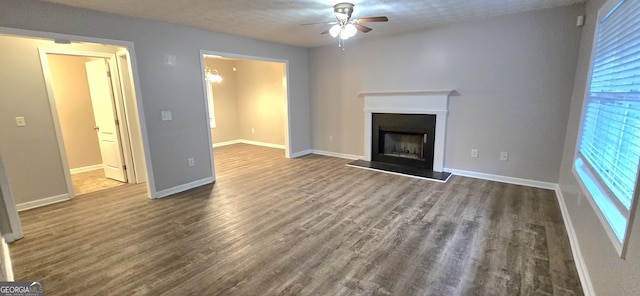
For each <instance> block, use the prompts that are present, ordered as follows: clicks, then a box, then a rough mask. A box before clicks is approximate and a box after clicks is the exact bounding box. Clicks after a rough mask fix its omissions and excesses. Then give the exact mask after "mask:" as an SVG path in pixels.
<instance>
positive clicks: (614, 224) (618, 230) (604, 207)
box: [573, 156, 627, 258]
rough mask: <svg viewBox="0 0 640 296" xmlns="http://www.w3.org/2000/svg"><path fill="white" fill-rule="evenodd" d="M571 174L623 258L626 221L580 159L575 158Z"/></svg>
mask: <svg viewBox="0 0 640 296" xmlns="http://www.w3.org/2000/svg"><path fill="white" fill-rule="evenodd" d="M573 174H574V175H575V177H576V179H577V181H578V183H579V184H580V187H581V189H582V191H583V193H584V194H585V196H586V197H587V200H589V203H590V204H591V207H592V208H593V210H594V212H595V213H596V216H598V219H599V220H600V223H602V225H603V227H604V229H605V231H606V232H607V235H608V236H609V240H611V243H612V244H613V246H614V247H615V249H616V251H617V253H618V255H619V256H620V257H621V258H624V249H625V248H624V242H623V238H624V237H625V232H626V231H625V230H626V228H627V219H626V218H625V217H624V215H623V214H622V213H620V211H619V210H618V208H617V207H616V206H615V204H614V203H613V202H612V201H611V198H615V197H611V196H610V195H609V193H608V192H607V190H606V189H604V188H602V186H601V185H600V183H599V182H598V181H597V178H596V176H594V174H593V173H592V172H591V170H590V169H589V168H588V167H587V165H586V164H585V163H584V160H583V159H582V158H581V157H579V156H578V157H576V160H575V162H574V166H573Z"/></svg>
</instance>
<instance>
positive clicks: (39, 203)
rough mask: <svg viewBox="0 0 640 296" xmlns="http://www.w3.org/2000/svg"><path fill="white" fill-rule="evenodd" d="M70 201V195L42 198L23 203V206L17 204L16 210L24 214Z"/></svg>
mask: <svg viewBox="0 0 640 296" xmlns="http://www.w3.org/2000/svg"><path fill="white" fill-rule="evenodd" d="M70 199H71V196H70V195H69V194H68V193H65V194H60V195H56V196H51V197H45V198H41V199H37V200H33V201H28V202H23V203H21V204H17V205H16V208H18V212H22V211H26V210H30V209H34V208H39V207H43V206H46V205H50V204H54V203H59V202H63V201H67V200H70Z"/></svg>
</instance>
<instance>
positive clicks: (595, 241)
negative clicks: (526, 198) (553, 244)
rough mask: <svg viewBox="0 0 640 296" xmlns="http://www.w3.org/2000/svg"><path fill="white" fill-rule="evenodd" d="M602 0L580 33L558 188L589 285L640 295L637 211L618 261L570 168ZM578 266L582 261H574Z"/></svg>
mask: <svg viewBox="0 0 640 296" xmlns="http://www.w3.org/2000/svg"><path fill="white" fill-rule="evenodd" d="M605 2H606V1H604V0H592V1H588V2H587V6H586V7H587V13H586V18H585V20H586V24H585V26H584V27H583V31H582V41H581V43H580V55H579V59H578V65H577V67H576V75H575V81H574V83H573V96H572V99H571V110H570V112H569V121H568V123H567V129H566V141H565V144H564V153H563V157H562V167H561V170H560V180H559V182H558V183H559V187H560V191H561V193H562V197H563V200H562V201H563V202H564V204H565V205H566V209H567V212H568V214H569V218H570V221H568V222H570V224H571V225H572V226H573V229H572V232H573V234H574V235H575V238H577V242H578V245H577V246H574V247H578V248H579V252H580V255H581V256H582V258H583V259H584V262H582V264H583V265H582V267H583V268H585V269H586V271H587V272H588V274H589V282H590V284H592V287H593V291H594V292H595V293H596V294H597V295H640V285H638V278H640V225H639V224H640V211H636V216H635V218H634V223H633V225H631V236H630V241H629V245H628V249H627V255H626V259H620V257H619V256H618V254H617V251H616V250H615V248H614V247H613V244H612V243H611V241H610V240H609V236H608V235H607V234H606V232H605V229H604V226H603V225H602V224H601V223H600V220H599V219H598V217H597V216H596V214H595V210H594V209H593V208H592V207H591V204H590V203H589V201H588V200H586V197H585V195H584V193H583V192H582V190H581V188H580V186H579V184H578V183H577V180H576V177H575V176H574V175H573V172H572V166H573V160H574V153H575V148H576V142H577V138H578V133H579V126H580V116H581V113H582V105H583V102H584V96H585V89H586V81H587V76H588V74H589V63H590V59H591V51H592V45H593V38H594V32H595V23H596V18H597V13H598V9H599V8H600V7H601V6H602V4H604V3H605ZM577 263H578V264H579V266H578V267H579V268H580V267H581V266H580V263H581V262H577Z"/></svg>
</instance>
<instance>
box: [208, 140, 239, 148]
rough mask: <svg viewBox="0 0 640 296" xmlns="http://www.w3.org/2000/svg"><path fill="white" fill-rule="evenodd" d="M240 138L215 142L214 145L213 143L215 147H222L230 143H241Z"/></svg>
mask: <svg viewBox="0 0 640 296" xmlns="http://www.w3.org/2000/svg"><path fill="white" fill-rule="evenodd" d="M239 143H240V140H231V141H225V142H219V143H214V144H213V145H211V146H212V147H213V148H216V147H222V146H229V145H233V144H239Z"/></svg>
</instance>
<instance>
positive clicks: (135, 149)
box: [116, 50, 147, 184]
mask: <svg viewBox="0 0 640 296" xmlns="http://www.w3.org/2000/svg"><path fill="white" fill-rule="evenodd" d="M120 58H124V59H125V60H126V63H125V64H124V65H123V64H121V63H120ZM116 65H117V66H118V80H119V82H120V94H121V96H122V103H123V104H124V105H123V110H124V115H125V120H126V125H127V128H126V129H125V130H124V135H125V136H124V137H125V138H127V139H128V140H129V141H128V144H129V145H128V147H129V150H130V152H131V153H130V154H126V153H125V157H128V158H129V161H131V163H134V164H138V165H135V166H134V167H133V169H132V170H131V175H129V173H127V179H128V180H135V183H136V184H140V183H144V182H145V181H146V175H147V172H146V171H145V165H144V161H145V160H144V150H143V145H142V140H141V136H140V121H139V118H138V117H137V116H135V115H136V114H138V104H137V103H136V102H137V96H136V92H135V82H134V79H133V70H132V69H131V67H132V66H131V55H130V54H129V52H128V51H126V50H118V51H117V52H116ZM124 71H127V72H128V73H129V74H127V75H128V76H129V79H128V80H125V79H124V76H123V75H122V73H123V72H124ZM125 85H128V86H129V87H130V88H131V90H132V92H131V93H130V94H126V93H125ZM128 96H130V97H128ZM123 145H124V144H123ZM132 176H133V178H131V177H132Z"/></svg>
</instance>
